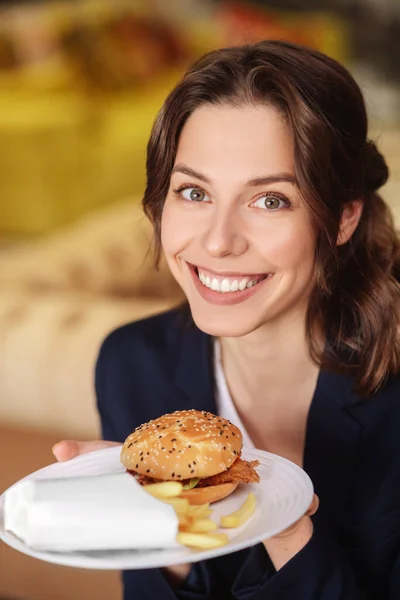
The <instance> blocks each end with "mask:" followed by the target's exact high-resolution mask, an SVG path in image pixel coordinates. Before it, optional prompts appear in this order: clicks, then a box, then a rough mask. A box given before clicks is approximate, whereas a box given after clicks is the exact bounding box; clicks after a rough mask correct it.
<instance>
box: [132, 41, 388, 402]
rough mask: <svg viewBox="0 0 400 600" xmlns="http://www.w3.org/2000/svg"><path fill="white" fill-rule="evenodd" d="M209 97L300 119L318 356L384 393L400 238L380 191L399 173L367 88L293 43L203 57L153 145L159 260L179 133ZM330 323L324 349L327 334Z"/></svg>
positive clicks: (149, 196) (168, 108) (149, 208)
mask: <svg viewBox="0 0 400 600" xmlns="http://www.w3.org/2000/svg"><path fill="white" fill-rule="evenodd" d="M205 104H214V105H221V104H228V105H231V106H232V105H233V106H237V107H240V106H243V105H246V104H251V105H267V106H273V107H275V108H276V109H277V110H279V112H280V113H281V114H282V115H283V116H284V118H285V119H286V121H287V123H288V124H289V127H290V130H291V133H292V136H293V141H294V163H295V177H296V181H297V185H298V188H299V190H300V192H301V194H302V196H303V198H304V200H305V202H306V203H307V205H308V208H309V213H310V218H311V221H312V224H313V227H314V228H315V231H316V234H317V243H316V249H315V254H316V256H315V261H316V262H315V264H316V273H317V278H316V285H315V289H314V291H313V294H312V297H311V301H310V305H309V308H308V315H307V332H308V333H307V335H308V343H309V348H310V352H311V356H312V357H313V359H314V360H315V361H316V362H317V364H319V365H320V366H321V367H322V368H324V369H331V370H332V369H333V370H335V371H339V372H343V373H350V374H351V375H353V376H354V377H355V379H356V382H357V383H356V388H357V391H358V393H359V394H360V395H361V396H369V395H372V394H373V393H375V392H376V391H377V390H378V389H379V387H380V386H381V385H382V384H383V383H384V382H385V381H386V380H387V379H388V378H390V376H391V375H396V374H398V373H399V371H400V339H399V330H400V285H399V280H400V240H399V237H398V235H397V234H396V231H395V228H394V224H393V220H392V216H391V214H390V211H389V209H388V207H387V205H386V204H385V202H384V201H383V199H382V198H381V196H380V195H379V194H378V193H377V191H378V190H379V188H380V187H381V186H383V185H384V184H385V183H386V181H387V179H388V175H389V173H388V167H387V165H386V162H385V160H384V158H383V156H382V155H381V154H380V152H379V151H378V149H377V147H376V145H375V143H374V142H373V141H372V140H369V139H368V138H367V129H368V123H367V115H366V109H365V104H364V99H363V96H362V93H361V91H360V88H359V87H358V85H357V83H356V82H355V80H354V79H353V77H352V76H351V75H350V73H349V72H348V71H347V70H346V69H345V68H344V67H343V66H342V65H340V64H339V63H338V62H336V61H335V60H333V59H332V58H329V57H328V56H325V55H324V54H322V53H320V52H318V51H315V50H311V49H309V48H305V47H302V46H298V45H295V44H291V43H288V42H282V41H263V42H258V43H256V44H252V45H246V46H240V47H234V48H225V49H222V50H216V51H212V52H209V53H208V54H206V55H205V56H204V57H202V58H201V59H200V60H198V61H197V62H196V63H195V64H194V65H193V66H192V67H191V68H190V69H189V71H188V72H187V73H186V74H185V75H184V77H183V78H182V80H181V81H180V82H179V83H178V84H177V86H176V87H175V88H174V89H173V90H172V92H171V93H170V94H169V96H168V97H167V99H166V101H165V103H164V105H163V106H162V108H161V110H160V112H159V114H158V116H157V118H156V120H155V123H154V126H153V129H152V133H151V137H150V140H149V143H148V148H147V187H146V190H145V195H144V199H143V207H144V210H145V212H146V214H147V215H148V217H149V218H150V219H151V221H152V223H153V226H154V231H155V243H156V250H157V256H158V257H159V255H160V250H161V247H160V243H161V242H160V223H161V214H162V210H163V205H164V201H165V198H166V195H167V192H168V188H169V183H170V175H171V171H172V168H173V165H174V161H175V156H176V150H177V145H178V141H179V136H180V133H181V131H182V127H183V125H184V124H185V122H186V120H187V118H188V117H189V116H190V115H191V113H193V111H194V110H196V108H198V107H200V106H203V105H205ZM355 199H363V202H364V206H363V212H362V216H361V219H360V222H359V225H358V227H357V229H356V231H355V233H354V234H353V236H352V238H351V240H350V241H349V242H347V243H346V244H344V245H342V246H338V245H337V239H338V233H339V225H340V218H341V214H342V211H343V209H344V207H345V205H346V203H348V202H349V201H352V200H355ZM321 326H322V327H323V331H324V333H325V336H326V344H325V346H324V349H323V350H321V348H320V347H319V346H318V343H317V337H316V335H315V332H316V330H317V327H318V328H320V327H321Z"/></svg>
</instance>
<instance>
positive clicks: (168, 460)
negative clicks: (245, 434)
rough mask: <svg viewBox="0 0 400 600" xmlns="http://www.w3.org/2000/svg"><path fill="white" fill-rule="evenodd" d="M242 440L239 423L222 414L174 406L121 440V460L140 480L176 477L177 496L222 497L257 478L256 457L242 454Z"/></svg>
mask: <svg viewBox="0 0 400 600" xmlns="http://www.w3.org/2000/svg"><path fill="white" fill-rule="evenodd" d="M242 444H243V441H242V434H241V432H240V429H239V428H238V427H236V426H235V425H233V424H232V423H231V422H230V421H228V420H227V419H224V418H222V417H219V416H217V415H213V414H212V413H209V412H206V411H197V410H184V411H176V412H174V413H170V414H166V415H163V416H162V417H159V418H158V419H154V420H153V421H149V422H148V423H144V424H143V425H141V426H140V427H137V428H136V429H135V431H134V432H133V433H131V434H130V435H129V436H128V437H127V439H126V440H125V442H124V445H123V447H122V450H121V462H122V464H123V465H124V466H125V468H126V469H127V470H128V471H129V472H130V473H132V474H133V475H134V476H135V477H136V479H137V480H138V482H139V483H140V484H141V485H143V486H146V487H148V486H151V485H154V484H157V483H160V482H178V483H180V484H182V490H181V492H180V493H179V494H176V495H177V496H178V495H179V497H181V498H187V499H188V500H189V503H190V504H195V505H204V504H207V503H212V502H216V501H218V500H221V499H222V498H225V497H226V496H228V495H229V494H231V493H232V492H233V491H234V490H235V489H236V487H237V486H238V485H239V484H240V483H258V482H259V481H260V478H259V475H258V474H257V471H256V470H255V468H256V467H257V466H258V464H259V462H258V461H250V462H249V461H245V460H243V459H242V458H241V452H242ZM152 489H153V491H154V489H157V488H151V487H150V488H149V491H150V493H151V490H152ZM166 489H168V488H166ZM176 489H177V488H176ZM175 491H176V490H175ZM170 493H171V492H170ZM164 497H165V496H164ZM172 497H173V496H172Z"/></svg>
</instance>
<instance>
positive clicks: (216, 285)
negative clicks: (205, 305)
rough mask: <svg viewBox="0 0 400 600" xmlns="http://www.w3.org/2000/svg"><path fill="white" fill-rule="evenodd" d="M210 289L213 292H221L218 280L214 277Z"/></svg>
mask: <svg viewBox="0 0 400 600" xmlns="http://www.w3.org/2000/svg"><path fill="white" fill-rule="evenodd" d="M211 289H212V290H214V292H220V291H221V284H220V282H219V281H218V279H216V277H214V279H213V280H212V282H211Z"/></svg>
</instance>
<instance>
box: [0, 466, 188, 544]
mask: <svg viewBox="0 0 400 600" xmlns="http://www.w3.org/2000/svg"><path fill="white" fill-rule="evenodd" d="M4 526H5V529H6V530H8V531H10V532H12V533H13V534H15V535H16V536H17V537H19V538H20V539H21V540H22V541H23V542H25V543H26V544H27V545H28V546H30V547H32V548H34V549H36V550H52V551H58V552H66V551H78V550H116V549H118V550H122V549H141V548H147V549H150V548H168V547H174V546H176V541H175V538H176V534H177V532H178V518H177V516H176V514H175V511H174V509H173V508H172V506H170V505H168V504H165V503H163V502H160V501H159V500H156V499H155V498H153V497H152V496H150V494H148V493H147V492H146V491H145V490H144V489H143V488H142V487H141V485H140V484H138V482H137V481H136V480H135V478H134V477H132V475H129V473H115V474H112V475H99V476H93V477H74V478H68V479H36V480H34V479H31V480H25V481H22V482H20V483H18V484H16V485H14V486H13V487H12V488H10V489H9V490H8V491H7V492H6V493H5V500H4Z"/></svg>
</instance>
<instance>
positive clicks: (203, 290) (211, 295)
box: [186, 262, 273, 306]
mask: <svg viewBox="0 0 400 600" xmlns="http://www.w3.org/2000/svg"><path fill="white" fill-rule="evenodd" d="M186 265H187V267H188V269H189V272H190V274H191V276H192V279H193V283H194V285H195V287H196V289H197V291H198V292H199V294H200V296H201V297H202V298H203V299H204V300H206V302H210V304H218V305H220V306H229V305H232V304H240V302H244V301H245V300H248V299H249V298H251V297H252V296H254V295H255V294H257V292H258V291H259V290H260V289H261V287H263V285H264V284H265V283H266V282H267V281H270V280H271V279H272V277H273V273H272V274H271V275H269V276H268V277H266V279H263V280H262V281H260V282H259V283H256V285H253V286H252V287H251V288H246V289H245V290H243V291H241V290H238V291H237V292H227V293H223V292H216V291H215V290H211V289H210V288H208V287H206V286H205V285H203V284H202V283H201V281H200V279H199V278H198V275H197V273H196V269H197V267H195V266H194V265H192V264H191V263H188V262H187V263H186ZM199 268H200V269H201V267H199ZM207 270H208V271H210V269H207ZM210 272H212V271H210ZM215 274H216V275H219V276H221V274H218V273H215ZM224 275H225V276H226V277H229V275H228V274H227V272H225V273H224ZM235 276H236V274H235V275H230V277H235ZM240 276H241V277H249V275H243V274H241V275H240ZM238 277H239V276H238Z"/></svg>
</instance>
